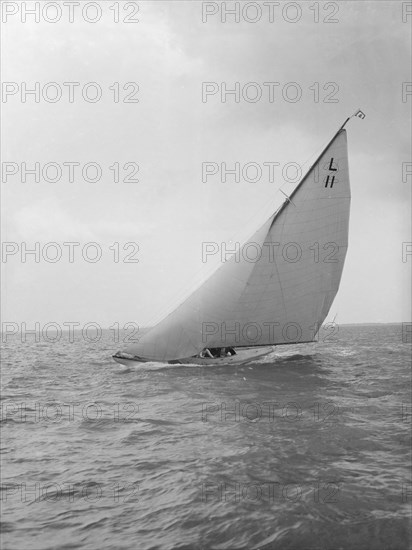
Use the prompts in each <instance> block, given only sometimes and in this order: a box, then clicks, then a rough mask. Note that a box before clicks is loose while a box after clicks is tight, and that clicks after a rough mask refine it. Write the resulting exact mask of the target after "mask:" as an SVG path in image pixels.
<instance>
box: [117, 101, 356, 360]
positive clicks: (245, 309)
mask: <svg viewBox="0 0 412 550" xmlns="http://www.w3.org/2000/svg"><path fill="white" fill-rule="evenodd" d="M352 117H358V118H365V114H364V113H363V112H362V111H360V110H358V111H357V112H356V113H355V114H354V115H352ZM352 117H349V118H347V119H346V121H345V122H344V123H343V124H342V126H341V127H340V128H339V130H338V131H337V132H336V133H335V134H334V136H333V137H332V139H331V140H330V141H329V143H328V144H327V145H326V147H325V148H324V149H323V151H322V152H321V154H320V155H319V156H318V158H317V159H316V160H315V162H314V163H313V164H312V166H311V167H310V169H309V170H308V172H307V173H306V174H305V176H304V177H303V178H302V179H301V181H300V182H299V183H298V184H297V186H296V187H295V189H294V190H293V192H292V193H291V194H290V196H288V197H286V200H285V201H284V202H283V204H282V205H281V206H280V207H279V208H278V209H277V210H276V211H275V212H274V213H273V214H272V215H271V216H270V217H269V219H268V220H266V221H265V223H263V225H261V226H260V227H259V228H258V229H257V230H256V231H255V232H254V234H253V235H252V236H251V237H250V238H249V239H248V240H247V241H246V242H245V243H244V244H243V245H242V246H241V247H240V251H239V253H238V254H234V255H233V256H232V257H230V258H229V259H228V261H227V262H225V263H223V264H222V265H221V266H220V267H219V269H217V270H216V271H215V272H214V273H213V274H212V275H211V276H210V277H209V278H208V279H207V280H206V281H205V282H204V283H203V284H202V285H201V286H200V287H199V288H197V289H196V290H195V291H194V292H193V293H192V294H191V295H190V296H189V297H187V298H186V299H185V300H184V302H183V303H181V304H180V305H179V306H178V307H177V308H176V309H174V310H173V311H172V312H171V313H170V314H168V315H167V316H166V317H165V318H164V319H163V320H161V321H160V322H159V323H158V324H157V325H155V326H154V327H153V328H152V329H150V330H149V331H148V332H147V333H146V334H144V335H143V336H142V337H141V339H140V340H139V341H138V342H137V343H136V344H133V345H131V346H129V347H127V348H126V349H125V350H124V351H119V352H117V353H116V354H115V355H113V359H114V360H115V361H117V362H119V363H122V364H125V365H139V364H143V363H147V362H152V361H154V362H162V363H169V364H199V365H220V364H222V365H239V364H246V363H250V362H253V361H255V360H256V359H258V358H261V357H263V356H265V355H267V354H268V353H271V352H272V351H273V350H274V346H277V345H285V344H289V345H290V344H299V343H307V342H313V341H315V339H316V335H317V333H318V331H319V329H320V327H321V326H322V323H323V321H324V320H325V318H326V316H327V315H328V313H329V310H330V307H331V305H332V302H333V300H334V298H335V296H336V293H337V291H338V289H339V284H340V280H341V275H342V271H343V265H344V261H345V257H346V252H347V248H348V230H349V212H350V200H351V195H350V184H349V169H348V149H347V135H346V130H345V126H346V124H347V122H348V121H349V120H350V119H351V118H352ZM251 251H255V252H254V253H253V254H252V252H251ZM256 251H257V253H256ZM251 256H252V258H251ZM216 350H217V352H218V353H216ZM219 352H220V353H219Z"/></svg>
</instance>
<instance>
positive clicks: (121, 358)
mask: <svg viewBox="0 0 412 550" xmlns="http://www.w3.org/2000/svg"><path fill="white" fill-rule="evenodd" d="M273 350H274V347H273V346H266V347H263V348H241V349H238V350H237V351H236V355H232V356H230V357H214V358H213V359H212V358H209V357H204V358H203V357H184V358H183V359H175V360H173V361H167V363H166V364H168V365H199V366H230V365H244V364H246V363H250V362H251V361H254V360H256V359H259V358H262V357H264V356H265V355H268V354H269V353H271V352H272V351H273ZM113 359H114V360H115V361H116V362H117V363H120V364H122V365H126V366H128V367H139V366H141V367H143V366H144V363H153V362H154V361H149V360H147V359H144V358H143V357H136V356H135V357H131V356H129V357H125V354H121V353H117V354H116V355H113Z"/></svg>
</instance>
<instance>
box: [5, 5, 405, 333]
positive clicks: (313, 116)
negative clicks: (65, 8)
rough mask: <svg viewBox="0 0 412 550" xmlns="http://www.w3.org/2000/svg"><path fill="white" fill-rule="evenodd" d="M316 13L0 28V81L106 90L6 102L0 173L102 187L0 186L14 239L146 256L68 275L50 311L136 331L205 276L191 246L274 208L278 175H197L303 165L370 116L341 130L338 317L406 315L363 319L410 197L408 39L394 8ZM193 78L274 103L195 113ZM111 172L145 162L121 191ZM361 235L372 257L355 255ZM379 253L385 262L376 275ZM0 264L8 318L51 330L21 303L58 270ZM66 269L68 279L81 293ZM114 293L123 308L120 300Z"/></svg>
mask: <svg viewBox="0 0 412 550" xmlns="http://www.w3.org/2000/svg"><path fill="white" fill-rule="evenodd" d="M319 5H320V10H321V11H320V13H319V17H320V22H319V23H315V22H314V15H315V14H314V12H313V10H312V11H310V10H309V9H308V6H307V3H305V4H303V3H302V10H303V11H302V18H301V20H300V21H298V22H297V23H295V24H292V23H288V22H287V21H285V20H283V19H282V18H281V17H279V18H276V19H275V21H274V22H273V23H270V22H268V20H267V19H266V20H265V19H262V20H261V21H260V22H258V23H256V24H249V23H247V22H245V21H242V22H240V23H239V24H236V23H233V22H231V23H230V22H229V23H226V24H223V23H222V22H221V20H220V18H219V17H213V18H209V21H208V23H203V22H202V14H201V3H199V2H178V1H175V2H139V6H140V10H139V15H138V17H139V23H138V24H129V25H128V24H120V23H119V24H115V23H114V22H113V20H112V19H111V18H110V17H111V16H112V15H113V14H112V13H111V12H110V10H108V6H107V5H105V8H107V10H106V12H105V17H103V18H102V20H101V21H100V22H99V23H96V24H94V25H91V24H88V23H86V22H84V21H81V20H79V21H75V22H74V23H73V24H70V23H68V22H64V21H62V22H61V23H58V24H57V23H56V24H54V25H52V24H47V23H45V22H42V23H39V24H35V23H30V22H27V23H26V24H22V23H20V22H19V21H18V20H16V21H15V22H12V23H10V24H7V25H5V34H4V36H5V38H4V48H3V52H5V53H3V66H4V80H6V81H15V82H17V83H21V82H22V81H26V82H27V83H28V84H31V83H33V82H36V81H38V82H41V83H45V82H48V81H56V82H61V83H63V82H80V83H81V86H83V85H84V83H86V82H90V81H94V82H98V83H99V84H100V85H101V87H102V90H103V97H102V100H101V101H99V102H97V103H90V102H87V101H84V100H83V99H82V98H81V96H79V99H78V100H77V99H76V101H74V102H73V103H70V102H68V101H66V100H62V101H60V102H57V103H48V102H46V101H44V100H41V101H40V102H39V103H35V102H34V101H30V100H28V101H27V102H26V103H21V102H20V101H19V99H18V97H13V98H10V101H8V102H7V104H3V111H4V135H5V138H6V139H5V140H4V141H5V146H4V153H3V157H4V160H5V161H14V162H17V163H21V162H24V161H25V162H27V163H28V164H29V163H32V164H33V163H34V162H40V163H42V164H44V163H47V162H50V161H54V162H59V163H63V162H67V161H69V162H71V161H76V162H80V163H87V162H97V163H99V164H100V165H101V166H102V170H103V176H102V178H101V180H100V181H99V182H97V183H89V182H86V181H84V180H83V179H82V178H81V177H76V179H75V181H74V182H72V183H70V182H68V181H67V180H64V181H63V180H62V181H61V182H58V183H55V184H53V183H48V182H45V181H41V182H39V183H35V182H33V181H32V180H28V182H26V183H23V182H22V181H20V180H19V178H18V177H17V178H15V179H14V180H10V181H9V182H8V183H7V184H4V183H3V197H4V202H5V203H6V204H7V207H6V210H5V219H6V222H7V233H6V237H7V239H8V240H13V241H22V240H27V241H42V242H43V241H46V240H47V241H62V240H73V241H81V242H85V241H97V242H101V243H104V244H105V246H106V245H108V246H109V245H110V244H111V243H113V242H116V241H118V242H122V243H124V242H130V241H133V242H137V243H138V244H139V246H140V256H139V257H140V260H141V261H140V263H139V264H138V265H135V266H133V268H131V266H128V265H126V264H122V265H117V266H115V268H114V267H113V265H110V262H109V261H107V262H106V263H104V262H101V263H100V264H97V265H96V266H94V267H90V266H84V265H83V264H79V265H78V266H73V267H70V269H66V270H65V269H63V268H61V270H60V271H59V285H58V287H56V293H58V292H59V290H58V289H61V288H67V289H69V288H70V289H71V291H70V292H69V293H68V294H70V296H71V298H70V300H68V301H67V303H65V302H64V299H63V298H62V299H61V300H60V299H59V308H58V309H59V314H60V312H61V311H62V310H64V312H65V313H64V314H65V315H66V316H67V315H68V316H70V312H71V308H72V309H73V312H74V311H80V310H81V311H82V312H83V313H84V314H85V312H89V317H91V316H92V317H93V318H94V319H95V320H96V321H97V322H101V323H102V324H104V323H106V324H108V325H110V324H111V323H112V321H113V319H116V320H118V321H122V320H124V321H130V320H136V321H137V322H139V323H143V324H144V323H145V322H146V319H148V318H151V317H152V316H153V312H156V311H157V310H160V309H162V307H163V306H164V303H165V302H169V301H173V297H175V296H176V295H177V294H178V293H179V290H181V289H184V288H185V287H186V286H187V281H190V280H192V279H195V278H196V275H195V274H196V273H200V274H202V273H205V272H206V271H207V270H205V266H204V265H203V264H202V262H201V257H200V253H199V251H200V250H201V243H202V241H205V240H207V241H211V240H216V241H224V240H227V239H230V238H231V237H232V236H233V235H235V236H240V237H243V238H246V237H247V235H248V234H249V233H252V232H253V229H254V228H256V227H257V226H258V224H259V223H261V222H263V220H264V219H265V216H266V215H269V213H270V212H271V210H272V208H273V209H274V208H276V205H277V204H278V199H277V196H276V192H277V190H278V188H279V187H280V186H281V184H282V183H283V180H282V171H281V170H280V171H279V172H278V173H276V178H275V182H273V183H271V182H269V181H267V179H266V180H264V179H262V181H260V182H257V183H250V182H247V181H240V182H239V183H236V182H234V181H232V180H230V179H229V180H228V181H227V182H226V183H223V182H222V181H221V179H220V178H218V177H217V178H214V179H210V180H208V182H207V183H205V182H203V181H202V163H203V162H216V163H218V164H220V163H222V162H226V163H227V164H228V165H234V163H235V162H240V163H241V164H242V165H244V164H245V163H247V162H252V161H255V162H259V163H263V162H265V161H275V162H279V163H280V165H281V166H283V165H284V164H285V163H287V162H297V163H300V164H302V165H304V167H307V166H308V164H309V160H310V159H311V158H314V155H315V154H316V152H317V151H319V150H320V148H321V147H322V145H324V144H325V143H326V142H327V141H328V139H330V137H331V135H332V133H333V132H334V131H336V129H337V127H338V126H339V125H340V124H341V123H342V122H343V121H344V120H345V119H346V117H347V116H349V115H350V114H352V113H353V112H354V110H355V109H356V108H358V107H361V108H362V110H364V111H365V112H366V114H367V118H366V119H365V120H364V121H358V120H354V121H352V122H351V125H350V127H349V130H348V132H349V151H350V153H349V154H350V159H349V161H350V168H351V180H352V186H353V196H354V200H353V202H352V205H353V206H352V218H351V244H350V249H349V253H348V265H347V268H345V271H344V278H343V282H342V288H341V291H340V293H339V295H338V297H337V302H336V303H337V304H339V303H340V304H341V308H342V309H343V314H341V322H356V321H374V320H377V319H378V318H379V320H400V319H401V316H402V315H403V314H402V313H401V303H402V300H403V299H404V297H399V295H398V293H397V292H388V293H386V295H385V296H386V297H385V298H382V302H381V305H380V307H379V308H378V309H376V307H374V308H373V310H371V309H370V307H369V305H370V303H371V302H372V301H373V299H374V298H373V297H374V296H375V295H376V293H381V289H382V288H386V286H387V284H388V280H389V281H390V283H389V287H390V288H392V289H394V288H397V285H398V282H399V280H400V277H401V275H400V270H402V268H403V264H402V262H401V261H400V257H399V258H398V257H397V256H396V254H395V253H394V252H393V251H394V250H397V247H399V243H400V242H401V241H402V240H405V239H407V237H405V235H408V221H407V213H406V210H405V207H404V204H405V200H406V189H407V185H406V184H402V177H401V174H402V162H406V161H408V155H409V150H410V136H409V130H410V124H409V117H410V105H411V102H412V98H409V99H408V101H407V102H405V103H403V102H402V95H401V86H402V82H403V81H407V80H410V72H409V71H410V69H409V61H408V59H409V53H408V52H409V43H410V31H409V30H408V28H409V27H408V25H407V24H404V23H402V17H401V14H400V12H399V10H400V9H401V8H400V7H399V6H398V5H397V4H396V3H393V2H379V6H378V4H377V3H376V2H363V3H354V2H349V3H342V2H341V3H339V12H338V14H337V15H336V17H337V18H338V19H339V23H336V24H327V23H323V22H322V21H323V19H324V17H325V16H326V15H327V12H326V10H325V9H324V5H323V4H322V3H320V4H319ZM322 10H323V11H322ZM279 13H280V12H279ZM204 81H208V82H216V83H217V85H218V86H219V88H221V86H222V82H226V83H227V86H228V87H231V86H233V85H234V84H235V83H236V82H239V83H240V84H241V85H242V86H243V85H244V84H245V83H248V82H257V83H258V84H259V85H260V86H261V87H262V90H264V91H265V92H266V91H267V88H265V87H264V85H263V83H264V82H279V85H276V87H275V88H274V93H275V96H274V101H272V102H271V101H269V100H268V99H267V96H265V97H264V98H262V100H261V101H258V102H256V103H253V102H248V101H245V100H244V98H243V97H242V98H241V100H240V101H239V102H235V101H233V97H230V96H228V101H227V102H226V103H222V102H221V100H220V97H221V96H220V93H219V94H216V96H213V97H210V98H208V100H207V102H203V101H202V95H201V92H202V82H204ZM116 82H118V83H119V93H120V94H121V95H120V100H119V101H118V102H115V101H114V91H113V89H112V87H113V85H114V83H116ZM128 82H136V84H138V86H139V91H138V93H137V96H136V97H138V99H139V101H138V102H137V103H124V101H123V100H124V99H125V97H126V96H127V94H128V93H129V92H130V91H131V89H124V85H126V84H127V83H128ZM291 82H296V83H297V84H298V85H299V87H300V89H301V93H302V97H301V99H300V101H296V102H293V101H288V100H287V98H286V99H285V97H284V94H283V92H284V87H285V85H286V86H287V85H288V83H291ZM330 83H332V84H333V83H334V84H333V85H332V87H331V86H330ZM334 87H335V92H336V93H335V95H334V96H333V95H332V96H331V95H330V94H331V93H332V92H333V90H334ZM336 87H337V88H336ZM79 89H81V88H79ZM219 91H220V90H219ZM328 98H329V99H337V101H336V102H333V101H328ZM115 162H118V163H119V165H120V166H121V167H123V166H124V165H125V164H126V163H130V162H134V163H136V164H138V165H139V172H138V179H139V182H138V183H127V182H125V181H123V179H124V176H125V175H126V173H125V171H124V172H122V177H121V178H120V181H119V182H117V183H116V182H115V181H114V178H113V170H111V169H110V167H111V166H113V165H114V163H115ZM305 162H306V164H304V163H305ZM382 217H384V219H385V226H384V227H385V229H384V230H383V225H382ZM365 234H367V235H368V239H369V244H368V246H369V250H372V251H374V252H373V253H372V252H371V253H369V254H368V256H367V257H366V258H365V257H364V246H365V245H364V243H363V241H362V239H363V238H364V236H365ZM374 235H375V236H378V239H374V238H373V236H374ZM378 241H379V243H378ZM382 247H384V249H385V250H389V251H390V253H389V256H388V257H390V258H391V261H390V262H389V264H386V265H385V267H384V269H382V264H381V262H380V255H381V252H382ZM351 255H352V256H351ZM351 258H352V260H351ZM354 258H356V262H355V261H354ZM359 266H361V267H359ZM5 267H6V279H7V286H8V288H9V302H8V305H7V306H6V310H5V312H4V314H5V316H6V317H7V316H10V315H13V316H17V317H18V318H21V319H23V320H24V318H25V317H27V315H29V313H28V311H29V310H30V311H32V312H33V311H35V314H36V315H41V316H43V317H44V319H45V320H46V321H47V319H49V318H54V317H55V314H56V309H55V305H53V303H48V304H47V305H45V304H44V306H43V307H41V308H40V307H37V308H35V307H32V305H30V304H33V303H34V300H36V299H37V297H36V298H35V297H34V296H33V293H31V291H30V289H31V288H33V287H36V288H39V289H40V293H42V292H44V293H46V292H47V290H46V289H47V288H48V287H53V285H55V273H56V270H57V269H59V267H58V266H55V267H47V266H44V268H42V269H40V268H36V269H30V267H28V266H27V264H26V265H24V264H20V265H17V264H16V265H13V266H12V267H11V265H9V264H6V265H5ZM66 268H67V266H66ZM71 270H76V277H75V279H76V281H77V282H76V285H75V290H74V286H73V285H74V282H73V280H74V279H73V273H74V272H73V271H71ZM359 270H361V271H362V272H363V273H364V272H369V273H373V274H374V276H373V281H372V283H371V284H370V285H369V287H368V285H367V284H366V283H365V286H364V287H362V295H363V296H369V297H370V299H369V300H366V302H365V305H364V306H362V305H361V302H360V300H359V292H360V291H359V277H358V273H359ZM89 272H90V273H93V277H94V278H95V279H96V286H95V289H94V291H93V292H90V285H89V284H86V282H85V280H86V279H87V277H86V275H85V273H89ZM85 277H86V279H85ZM17 280H18V281H19V285H18V286H17V283H15V281H17ZM345 280H346V281H347V282H346V284H345ZM97 281H99V282H98V283H97ZM18 293H20V294H21V293H23V294H24V295H25V296H26V300H25V301H24V303H23V302H22V301H21V300H17V298H16V299H15V297H16V296H17V294H18ZM110 295H115V296H116V300H115V304H112V302H111V299H110ZM339 300H340V302H339ZM62 303H63V304H64V307H63V306H62ZM80 304H81V307H80ZM122 312H124V318H122V315H123V313H122ZM370 312H372V313H370ZM83 313H82V315H83ZM30 315H32V313H30ZM119 317H120V318H119Z"/></svg>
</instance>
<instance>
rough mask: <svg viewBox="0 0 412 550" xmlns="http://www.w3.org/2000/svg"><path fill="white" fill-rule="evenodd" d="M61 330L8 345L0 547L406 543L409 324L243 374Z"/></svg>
mask: <svg viewBox="0 0 412 550" xmlns="http://www.w3.org/2000/svg"><path fill="white" fill-rule="evenodd" d="M73 335H74V336H75V337H73ZM3 336H4V335H3ZM66 336H67V335H66ZM66 336H65V335H64V334H63V335H62V336H61V337H60V338H59V339H58V338H55V341H54V342H50V341H45V339H40V341H39V339H38V338H34V337H32V338H31V337H30V335H26V341H22V340H23V338H22V337H21V335H18V334H15V335H14V336H10V335H7V338H3V343H2V359H3V364H2V378H1V382H2V401H1V412H2V415H1V426H2V449H1V453H2V454H1V462H2V470H1V471H2V478H1V508H2V535H1V548H2V550H26V549H27V550H57V549H58V550H72V549H79V550H92V549H93V550H95V549H98V550H109V549H110V550H123V549H124V550H126V549H127V550H129V549H133V550H172V549H176V550H212V549H213V550H235V549H239V550H240V549H242V550H243V549H244V550H258V549H260V550H269V549H270V550H272V549H276V550H277V549H282V550H289V549H290V550H292V549H293V550H298V549H299V550H363V549H368V550H369V549H372V550H379V549H382V550H391V549H393V550H403V549H408V548H410V547H411V542H412V537H411V502H412V484H411V370H410V368H411V324H410V323H409V324H408V323H404V324H402V323H401V324H391V325H389V324H376V325H342V326H339V330H338V331H334V333H333V335H332V337H331V336H330V335H329V336H328V337H327V338H324V339H320V340H319V341H318V342H314V343H311V344H299V345H290V346H278V347H276V348H275V349H274V351H273V352H272V353H271V354H270V355H268V356H266V357H264V358H263V359H260V360H257V361H256V362H254V363H251V364H248V365H244V366H238V367H236V366H231V367H224V366H220V367H214V366H211V367H202V366H196V365H193V366H190V365H172V366H170V365H166V364H161V363H147V364H143V365H142V366H141V367H139V368H128V367H125V366H122V365H119V364H117V363H115V362H114V361H113V360H112V358H111V355H112V354H113V353H115V352H116V351H117V350H118V349H121V348H122V345H121V342H120V343H119V342H117V341H114V339H115V338H114V336H115V335H114V333H113V331H111V330H108V331H103V333H102V335H101V338H100V339H98V340H97V338H95V339H94V340H95V341H93V342H91V341H90V340H91V339H90V338H88V339H85V338H83V337H82V333H76V334H74V333H72V334H71V337H70V338H69V337H66ZM36 339H37V340H38V341H36ZM49 340H50V338H49ZM123 347H124V346H123Z"/></svg>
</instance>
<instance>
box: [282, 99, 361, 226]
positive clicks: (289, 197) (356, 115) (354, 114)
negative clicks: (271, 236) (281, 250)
mask: <svg viewBox="0 0 412 550" xmlns="http://www.w3.org/2000/svg"><path fill="white" fill-rule="evenodd" d="M365 116H366V115H365V113H364V112H363V111H361V110H360V109H358V110H357V111H356V112H355V113H353V115H352V116H349V117H348V118H347V119H346V120H345V122H344V123H343V124H342V126H341V127H340V128H339V130H338V131H337V132H336V133H335V134H334V135H333V137H332V139H330V140H329V141H328V143H327V144H326V146H325V147H324V148H323V149H322V152H321V153H320V155H318V157H317V158H316V160H315V161H314V162H313V163H312V164H311V165H310V167H309V169H308V170H307V172H306V174H305V175H304V176H303V178H302V179H301V180H300V182H299V183H298V184H297V186H296V187H295V189H294V190H293V191H292V193H291V194H290V195H289V196H287V195H286V194H285V193H283V191H282V190H281V189H280V191H281V193H283V194H284V195H285V196H286V200H285V201H284V202H283V204H281V206H280V207H279V208H278V210H277V211H276V213H275V217H274V218H273V220H272V224H271V227H272V226H273V224H274V223H275V220H276V218H277V217H278V215H279V214H280V213H281V212H282V210H283V209H284V208H285V206H286V205H287V204H288V203H289V202H291V203H292V204H293V202H292V197H293V195H294V194H295V193H296V192H297V190H298V189H299V188H300V187H301V185H303V183H304V182H305V180H306V179H307V177H308V175H309V174H310V172H311V170H312V169H313V167H314V166H316V164H317V163H318V162H319V160H320V159H321V158H322V156H323V154H324V153H325V151H326V150H327V149H328V148H329V147H330V145H331V144H332V143H333V140H334V139H335V138H336V137H337V136H338V135H339V134H340V132H341V131H342V130H343V129H344V128H345V126H346V124H347V123H348V122H349V121H350V119H351V118H353V117H358V118H361V119H364V118H365Z"/></svg>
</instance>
